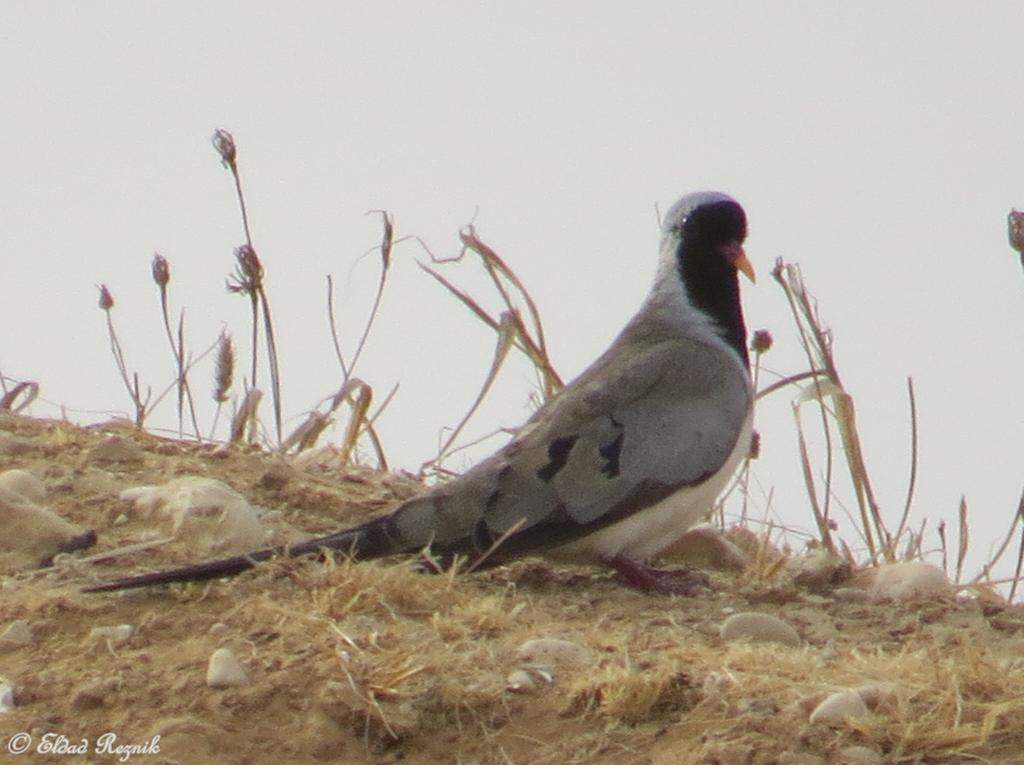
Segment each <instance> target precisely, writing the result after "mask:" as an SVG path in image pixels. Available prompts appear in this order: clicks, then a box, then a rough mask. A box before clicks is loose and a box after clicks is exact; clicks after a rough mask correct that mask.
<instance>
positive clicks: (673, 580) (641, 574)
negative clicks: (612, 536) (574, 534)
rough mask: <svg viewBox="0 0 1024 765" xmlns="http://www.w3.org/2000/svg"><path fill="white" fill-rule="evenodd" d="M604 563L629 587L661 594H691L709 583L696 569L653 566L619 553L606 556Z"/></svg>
mask: <svg viewBox="0 0 1024 765" xmlns="http://www.w3.org/2000/svg"><path fill="white" fill-rule="evenodd" d="M605 563H607V564H608V565H609V566H611V567H612V568H613V569H615V570H616V571H618V572H619V574H621V575H622V577H623V579H625V580H626V582H627V583H628V584H629V585H630V586H631V587H635V588H636V589H638V590H643V591H645V592H659V593H661V594H663V595H693V594H695V593H697V592H698V591H699V590H700V589H701V588H705V587H708V586H709V584H710V582H709V580H708V578H707V577H706V576H704V574H701V573H699V572H696V571H690V570H688V569H685V568H675V569H662V568H654V567H653V566H648V565H647V564H646V563H641V562H640V561H638V560H633V559H632V558H625V557H623V556H621V555H615V556H613V557H611V558H606V559H605Z"/></svg>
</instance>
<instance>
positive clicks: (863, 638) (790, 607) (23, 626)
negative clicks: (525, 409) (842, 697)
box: [0, 415, 1024, 765]
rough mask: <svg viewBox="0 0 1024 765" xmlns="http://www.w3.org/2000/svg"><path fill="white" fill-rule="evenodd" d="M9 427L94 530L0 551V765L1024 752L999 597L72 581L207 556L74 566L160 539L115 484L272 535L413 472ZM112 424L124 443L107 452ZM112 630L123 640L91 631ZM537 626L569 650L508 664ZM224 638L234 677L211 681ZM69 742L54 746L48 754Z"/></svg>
mask: <svg viewBox="0 0 1024 765" xmlns="http://www.w3.org/2000/svg"><path fill="white" fill-rule="evenodd" d="M0 431H3V432H5V434H6V440H5V441H3V442H0V472H3V471H6V470H10V469H23V470H27V471H29V472H30V473H32V474H33V475H34V476H36V477H37V478H39V479H41V481H42V483H43V485H44V487H45V492H46V494H45V497H44V498H42V499H41V500H40V503H41V504H43V505H45V506H46V507H48V508H50V509H51V510H53V511H54V512H56V513H57V514H59V515H60V516H62V517H63V518H65V519H67V520H68V521H70V522H72V523H73V524H76V525H77V526H78V527H80V529H82V530H86V529H91V530H94V531H95V533H96V537H97V542H96V545H95V546H93V547H92V548H90V549H88V550H82V551H78V552H75V553H72V554H68V555H64V556H60V557H59V558H58V559H57V561H56V565H55V566H54V567H52V568H50V569H47V570H44V571H39V570H38V568H37V567H38V561H35V562H33V563H32V565H29V564H28V563H27V562H26V560H24V557H23V556H22V557H19V556H18V555H16V554H15V553H13V552H11V553H3V554H0V575H2V577H3V579H2V593H3V596H2V599H0V632H3V631H5V630H10V629H12V627H11V625H16V627H15V628H14V632H12V633H9V634H7V639H0V675H2V676H3V679H2V680H0V683H3V681H6V683H7V685H8V686H9V687H10V696H9V699H10V701H13V707H12V708H10V709H8V710H7V711H5V712H2V713H0V762H4V763H7V762H10V763H28V762H32V763H36V762H39V763H71V762H76V763H77V762H89V763H105V762H118V761H126V760H130V761H132V762H136V763H145V765H156V764H157V763H168V764H170V763H211V762H217V763H238V764H241V763H319V762H339V763H353V764H361V763H410V764H413V763H424V764H426V763H460V764H462V765H470V764H471V763H480V764H481V765H483V764H485V763H486V764H491V763H493V764H494V765H499V764H508V763H515V764H516V765H527V764H533V763H550V764H551V765H562V764H564V763H595V764H608V765H633V764H636V765H641V764H643V763H659V764H661V763H664V764H665V765H669V764H675V763H682V764H684V765H685V764H687V763H704V764H708V765H712V764H720V765H734V764H735V765H740V764H748V763H749V764H758V765H761V764H764V765H767V764H768V763H778V764H779V765H804V764H806V765H812V764H815V763H850V765H865V764H867V763H978V762H982V763H1024V609H1021V608H1020V607H1007V606H1006V605H1005V604H1003V603H1001V602H999V600H998V599H997V598H995V597H993V596H988V597H978V596H976V595H975V596H971V597H966V596H953V595H948V596H946V595H943V596H938V595H932V596H929V597H927V598H923V599H922V598H919V599H914V600H908V601H903V602H895V603H894V602H887V603H883V602H875V601H872V600H870V599H868V598H865V597H857V596H856V593H857V591H855V589H852V588H851V587H850V586H849V585H850V584H851V582H848V581H843V580H842V579H843V577H834V578H833V579H832V580H829V581H828V582H826V583H824V584H823V583H822V582H818V583H817V584H818V586H817V587H815V588H814V590H813V591H812V589H809V588H808V587H805V586H801V585H799V584H797V583H796V582H795V581H794V580H793V578H792V577H791V576H790V575H789V574H788V571H789V568H787V567H786V566H783V565H778V564H777V562H776V563H774V564H773V563H771V562H770V561H769V562H767V563H766V562H765V561H755V560H754V559H755V558H757V555H756V553H755V552H752V551H751V552H750V553H749V554H750V556H751V565H750V567H749V568H748V569H747V570H746V571H743V572H735V571H732V572H730V571H709V572H708V573H709V575H710V577H711V580H712V588H711V589H710V590H708V591H706V592H702V593H700V594H697V595H695V596H692V597H686V598H684V597H676V596H672V597H666V596H660V595H652V594H643V593H638V592H635V591H633V590H631V589H629V588H627V587H626V586H624V585H623V584H622V583H621V582H620V581H618V580H617V579H616V578H615V577H614V576H613V575H611V574H609V573H607V572H603V571H597V570H592V569H587V568H572V567H563V566H555V565H552V564H550V563H548V562H545V561H543V560H540V559H528V560H524V561H521V562H518V563H516V564H514V565H510V566H506V567H500V568H496V569H493V570H489V571H484V572H478V573H471V574H466V575H459V576H449V575H437V576H430V575H424V574H420V573H417V572H416V571H414V570H412V568H411V567H410V565H409V563H408V561H402V560H396V561H385V562H381V563H361V564H352V563H350V562H348V561H346V560H331V561H326V562H317V561H309V560H304V561H297V560H282V561H274V562H270V563H267V564H264V565H261V566H260V567H259V568H258V569H257V570H255V571H253V572H249V573H246V574H244V575H242V576H241V577H239V578H237V579H235V580H230V581H218V582H212V583H203V584H194V585H188V586H175V587H172V588H163V589H149V590H142V591H137V592H134V593H129V594H83V593H81V592H80V591H79V589H80V587H82V586H84V585H86V584H88V583H91V582H95V581H99V580H101V579H107V578H110V577H113V576H117V575H123V574H127V573H135V572H139V571H144V570H153V569H157V568H163V567H167V566H171V565H178V564H182V563H185V562H189V561H192V560H195V547H194V545H192V544H191V543H188V542H186V541H175V542H171V543H169V544H165V545H162V546H159V547H156V548H154V549H151V550H148V551H145V552H139V553H135V554H128V555H122V556H119V557H116V558H114V559H111V560H108V561H104V562H100V563H91V562H81V558H83V557H84V556H89V555H93V554H95V553H97V552H101V551H104V550H110V549H115V548H120V547H123V546H125V545H130V544H133V543H137V542H139V541H140V540H144V539H146V538H147V536H148V537H152V536H153V534H154V530H153V526H154V520H153V518H152V517H148V516H145V514H142V513H139V512H137V511H135V510H134V509H133V508H132V506H131V505H130V503H128V502H127V501H125V500H123V499H121V498H119V494H120V492H121V491H122V490H124V489H127V488H131V487H135V486H140V485H152V484H160V483H162V482H165V481H168V480H170V479H173V478H176V477H181V476H186V475H198V476H206V477H210V478H216V479H219V480H222V481H224V482H225V483H226V484H228V485H230V486H231V487H233V488H234V489H235V490H237V491H238V492H240V493H241V494H242V495H243V496H244V497H245V498H247V499H248V500H249V502H251V503H252V504H253V505H256V506H259V507H262V508H266V509H269V510H272V511H275V512H273V513H272V514H271V515H270V516H269V517H268V518H267V519H266V523H267V526H268V528H270V529H271V531H272V533H273V536H274V538H275V539H277V540H278V541H281V540H285V539H288V538H293V537H294V535H295V534H296V533H297V532H300V531H301V532H302V533H304V534H311V533H322V532H326V531H331V530H335V529H337V528H340V527H342V526H344V525H348V524H351V523H353V522H355V521H358V520H360V519H363V518H365V517H368V516H371V515H373V514H376V513H379V512H381V511H383V510H385V509H386V508H388V507H390V506H393V505H394V504H395V503H396V502H397V501H398V500H399V499H401V498H403V497H408V496H411V495H412V494H414V493H415V492H416V491H417V488H418V484H417V483H416V482H415V481H414V480H413V479H411V478H409V477H402V476H385V475H379V474H374V473H371V472H369V471H367V470H364V469H347V470H330V469H315V470H314V469H310V470H299V469H297V468H295V467H294V466H293V465H291V464H288V463H286V462H283V461H281V460H280V459H275V458H273V457H271V456H268V455H265V454H262V453H260V452H258V451H245V450H236V451H233V452H229V453H217V452H216V451H215V450H214V449H213V448H212V447H207V446H201V445H195V444H190V443H180V442H176V441H173V440H162V439H158V438H155V437H153V436H149V435H145V434H138V433H134V432H133V431H131V430H130V429H127V428H124V427H119V428H117V427H113V426H108V427H107V428H93V429H88V430H83V429H79V428H76V427H74V426H71V425H68V424H65V423H55V422H43V421H36V420H30V419H25V418H16V417H10V416H6V415H4V416H2V417H0ZM112 432H116V433H117V435H118V437H119V439H121V445H122V446H126V447H127V448H125V449H123V450H122V452H121V453H116V454H112V455H111V454H108V455H106V456H102V452H97V451H96V450H97V447H98V445H99V444H101V443H102V442H103V440H104V438H105V437H107V435H108V434H109V433H112ZM111 457H114V459H111ZM15 533H16V532H14V531H12V530H11V528H8V529H3V528H0V540H2V539H3V538H4V537H5V536H6V537H7V539H6V542H5V543H4V544H7V546H12V543H13V541H14V540H13V538H12V535H14V534H15ZM741 536H742V535H741ZM748 536H749V535H748ZM0 546H2V545H0ZM13 546H15V547H16V545H13ZM748 549H753V548H748ZM855 583H856V580H854V581H853V584H855ZM750 611H755V612H760V613H766V614H771V615H775V616H777V617H779V618H780V619H781V620H783V621H784V622H785V623H787V624H789V625H790V626H791V627H793V628H794V629H795V630H796V632H797V633H798V635H799V638H800V642H799V644H798V645H781V644H778V643H751V642H749V641H742V640H741V641H736V642H730V641H726V640H723V638H722V637H721V635H720V627H721V625H722V623H723V621H724V620H725V619H726V618H728V617H729V616H730V615H731V614H735V613H740V612H750ZM117 625H130V626H131V630H130V635H129V636H127V637H117V636H114V637H111V636H109V635H108V636H106V637H104V636H102V635H100V636H97V635H95V634H93V633H92V631H93V629H94V628H96V627H114V626H117ZM19 635H20V639H18V636H19ZM538 638H557V639H560V640H564V641H569V642H571V643H572V644H574V645H575V646H576V648H577V649H578V651H577V653H575V654H573V653H571V652H570V653H569V654H557V655H555V656H554V658H552V659H550V661H546V662H540V663H537V662H533V663H531V662H529V661H526V660H524V659H523V658H522V656H520V655H519V654H518V653H517V652H518V651H519V650H520V648H521V646H522V645H523V644H524V642H526V641H529V640H531V639H538ZM559 645H563V644H559ZM218 648H228V649H230V651H231V652H232V653H233V654H234V655H235V656H236V657H237V658H238V659H239V661H240V663H241V665H242V667H243V668H244V671H245V674H246V676H247V682H245V683H244V684H242V685H236V686H230V687H226V688H214V687H210V686H209V685H208V684H207V665H208V661H209V658H210V656H211V654H212V653H213V652H214V651H215V650H217V649H218ZM845 689H860V691H859V697H860V698H861V699H863V706H862V708H860V709H859V711H858V712H857V713H856V714H853V715H847V716H845V717H842V719H838V720H834V721H832V722H827V721H826V722H821V721H818V722H814V723H812V722H810V719H811V715H812V712H813V711H814V710H815V708H816V707H818V705H819V704H820V703H821V702H822V701H823V700H825V699H826V698H827V697H829V695H830V694H834V693H836V692H841V691H844V690H845ZM0 701H2V699H0ZM24 734H27V736H26V735H24ZM103 734H114V736H116V740H115V741H113V742H110V741H109V739H106V740H103V739H101V737H102V736H103ZM48 736H49V737H48ZM60 736H63V737H64V738H65V739H66V742H65V751H64V753H58V752H53V751H51V752H46V751H45V749H46V745H47V742H49V743H50V744H51V745H52V746H57V747H58V748H59V745H60V743H61V740H60V739H59V737H60ZM157 736H158V737H159V738H158V739H156V738H155V737H157ZM28 737H31V739H29V738H28ZM103 742H107V745H108V747H116V746H127V745H134V746H136V747H142V746H143V745H147V746H149V747H150V751H149V752H138V753H136V754H134V755H132V756H130V757H127V755H128V754H129V752H128V751H126V750H121V752H120V753H117V752H113V753H111V752H104V751H99V750H100V749H102V747H103ZM154 743H155V747H154V746H153V744H154ZM83 745H84V749H85V750H86V751H85V752H83V753H73V752H69V751H67V747H82V746H83ZM20 746H25V747H27V751H25V753H23V754H16V753H12V750H13V749H17V748H18V747H20ZM154 748H158V749H159V751H158V752H157V751H152V749H154Z"/></svg>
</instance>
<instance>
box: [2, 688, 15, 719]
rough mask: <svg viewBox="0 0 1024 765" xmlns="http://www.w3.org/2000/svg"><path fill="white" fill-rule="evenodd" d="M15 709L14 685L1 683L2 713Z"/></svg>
mask: <svg viewBox="0 0 1024 765" xmlns="http://www.w3.org/2000/svg"><path fill="white" fill-rule="evenodd" d="M12 709H14V687H13V686H12V685H11V684H10V683H0V714H3V713H4V712H10V711H11V710H12Z"/></svg>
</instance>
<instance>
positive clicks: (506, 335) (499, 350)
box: [420, 312, 519, 473]
mask: <svg viewBox="0 0 1024 765" xmlns="http://www.w3.org/2000/svg"><path fill="white" fill-rule="evenodd" d="M518 326H519V325H517V324H516V322H515V320H514V319H513V317H512V316H511V314H510V313H509V312H505V313H503V314H502V315H501V320H500V322H499V323H498V342H497V345H496V346H495V348H494V358H493V359H492V360H491V368H490V370H488V372H487V377H486V378H485V379H484V384H483V386H482V387H481V388H480V392H479V393H478V394H477V396H476V399H475V400H474V401H473V404H472V405H471V406H470V407H469V411H468V412H466V414H465V416H464V417H463V418H462V420H460V421H459V424H458V425H456V426H455V427H454V428H452V431H451V433H450V434H449V435H448V438H447V439H445V442H444V444H443V445H442V446H441V448H440V449H439V450H438V452H437V456H436V457H434V458H433V459H431V460H429V461H427V462H424V463H423V465H421V466H420V473H424V472H425V471H426V470H427V469H428V468H431V467H433V466H435V465H437V464H439V463H440V462H441V461H443V460H444V458H445V457H446V456H448V453H449V450H450V449H451V448H452V444H454V443H455V440H456V439H457V438H458V437H459V434H460V433H461V432H462V429H463V428H464V427H465V426H466V423H467V422H469V420H470V418H471V417H472V416H473V414H474V413H475V412H476V410H477V409H478V408H479V407H480V404H481V403H482V402H483V400H484V398H485V397H486V396H487V392H488V391H489V390H490V389H491V386H492V385H493V384H494V380H495V379H496V378H497V376H498V371H499V370H500V369H501V365H502V364H503V363H504V361H505V358H506V357H507V356H508V352H509V349H510V348H511V347H512V344H513V342H514V340H515V337H516V334H517V333H518V331H519V329H518Z"/></svg>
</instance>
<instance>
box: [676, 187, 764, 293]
mask: <svg viewBox="0 0 1024 765" xmlns="http://www.w3.org/2000/svg"><path fill="white" fill-rule="evenodd" d="M662 231H663V232H664V236H665V237H666V238H671V239H672V240H673V243H672V249H673V250H675V252H674V253H673V254H674V259H675V260H676V265H677V266H678V267H679V269H680V272H681V273H683V272H685V271H686V270H688V267H694V266H700V265H702V264H700V263H697V262H694V261H696V260H703V259H705V258H706V257H708V256H711V257H714V256H720V257H721V258H722V259H724V260H725V262H726V263H728V264H729V265H731V266H732V267H733V269H735V270H738V271H742V272H743V273H744V274H746V275H747V277H749V278H750V280H751V281H753V280H754V270H753V268H751V266H750V263H749V262H748V261H747V258H746V255H745V253H744V252H743V242H744V240H745V239H746V238H747V215H746V213H745V212H744V211H743V208H742V207H741V206H740V203H739V202H737V201H736V200H735V199H733V198H732V197H731V196H729V195H728V194H723V193H722V192H720V191H695V192H693V193H692V194H686V195H685V196H683V197H682V198H680V199H679V201H677V202H676V203H675V204H674V205H672V207H670V208H669V211H668V213H667V214H666V215H665V219H664V220H663V221H662ZM686 260H689V261H690V262H688V263H687V262H686ZM706 265H708V266H710V265H711V264H710V263H708V264H706ZM701 270H703V269H701ZM683 276H684V282H685V281H686V276H685V273H683Z"/></svg>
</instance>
